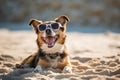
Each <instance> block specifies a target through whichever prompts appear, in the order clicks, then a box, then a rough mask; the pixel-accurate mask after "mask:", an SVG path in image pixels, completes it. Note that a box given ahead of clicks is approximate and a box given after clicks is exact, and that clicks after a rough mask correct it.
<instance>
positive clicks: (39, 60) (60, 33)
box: [19, 15, 72, 73]
mask: <svg viewBox="0 0 120 80" xmlns="http://www.w3.org/2000/svg"><path fill="white" fill-rule="evenodd" d="M69 21H70V20H69V18H68V17H67V16H65V15H62V16H59V17H58V18H55V19H54V20H53V21H42V20H37V19H31V20H30V22H29V25H30V26H32V27H33V29H34V31H35V33H36V34H37V40H36V43H37V46H38V51H37V52H36V53H35V54H33V55H30V56H29V57H27V58H26V59H24V60H23V62H22V63H21V64H20V66H19V67H21V66H23V65H26V64H28V65H29V66H30V67H33V68H35V69H34V71H38V72H40V73H42V72H43V68H48V67H49V68H55V69H56V68H58V69H61V70H62V72H63V73H72V67H71V63H70V58H69V52H68V49H67V46H66V24H67V23H68V22H69Z"/></svg>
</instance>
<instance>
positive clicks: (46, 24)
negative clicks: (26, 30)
mask: <svg viewBox="0 0 120 80" xmlns="http://www.w3.org/2000/svg"><path fill="white" fill-rule="evenodd" d="M67 22H69V18H68V17H67V16H60V17H58V18H56V19H55V20H53V21H41V20H37V19H31V20H30V23H29V25H32V26H33V28H34V30H35V32H36V34H37V44H38V46H39V47H41V46H42V45H46V46H47V47H48V48H52V47H54V45H55V44H56V43H58V44H64V42H65V37H66V35H65V32H66V24H67Z"/></svg>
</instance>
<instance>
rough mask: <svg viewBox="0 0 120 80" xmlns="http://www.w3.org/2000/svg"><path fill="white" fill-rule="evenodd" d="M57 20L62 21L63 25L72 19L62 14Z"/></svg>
mask: <svg viewBox="0 0 120 80" xmlns="http://www.w3.org/2000/svg"><path fill="white" fill-rule="evenodd" d="M55 21H56V22H59V23H61V25H62V26H64V25H65V24H66V23H67V22H69V21H70V19H69V18H68V17H67V16H65V15H62V16H60V17H58V18H56V19H55Z"/></svg>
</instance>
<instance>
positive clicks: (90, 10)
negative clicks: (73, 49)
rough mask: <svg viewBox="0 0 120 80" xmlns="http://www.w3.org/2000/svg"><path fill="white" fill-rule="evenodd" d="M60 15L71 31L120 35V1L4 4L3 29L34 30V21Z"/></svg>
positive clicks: (10, 0)
mask: <svg viewBox="0 0 120 80" xmlns="http://www.w3.org/2000/svg"><path fill="white" fill-rule="evenodd" d="M60 15H68V16H69V18H70V20H71V22H70V23H69V24H68V31H78V32H85V33H86V32H92V33H94V32H106V31H113V32H120V29H119V28H120V1H119V0H19V1H18V0H17V1H16V0H0V28H7V29H10V30H31V28H30V27H28V25H27V24H28V21H29V20H30V18H36V19H40V20H52V19H54V18H56V17H58V16H60ZM71 27H72V28H73V27H74V28H73V29H71ZM76 27H79V28H76Z"/></svg>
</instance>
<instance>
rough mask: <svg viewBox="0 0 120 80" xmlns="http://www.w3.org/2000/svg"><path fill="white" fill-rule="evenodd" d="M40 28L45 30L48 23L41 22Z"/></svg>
mask: <svg viewBox="0 0 120 80" xmlns="http://www.w3.org/2000/svg"><path fill="white" fill-rule="evenodd" d="M38 29H39V30H40V31H44V30H45V29H46V25H45V24H41V25H40V26H39V27H38Z"/></svg>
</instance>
